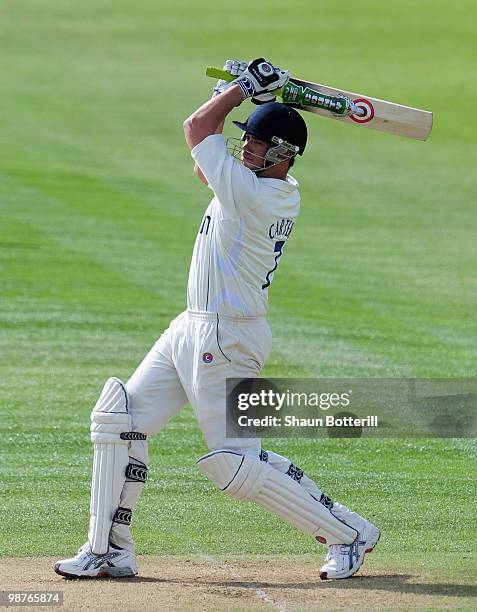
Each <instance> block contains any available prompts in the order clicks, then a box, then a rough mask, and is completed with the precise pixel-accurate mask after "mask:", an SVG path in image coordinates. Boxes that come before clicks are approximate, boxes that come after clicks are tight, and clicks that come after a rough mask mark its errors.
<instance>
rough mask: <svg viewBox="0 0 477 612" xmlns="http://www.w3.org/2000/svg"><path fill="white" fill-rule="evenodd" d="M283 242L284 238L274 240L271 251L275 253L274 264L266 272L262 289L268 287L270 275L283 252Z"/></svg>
mask: <svg viewBox="0 0 477 612" xmlns="http://www.w3.org/2000/svg"><path fill="white" fill-rule="evenodd" d="M284 244H285V241H284V240H278V242H275V248H274V249H273V252H274V253H275V265H274V266H273V268H272V269H271V270H270V271H269V272H267V277H266V279H265V283H264V284H263V285H262V289H266V288H267V287H269V286H270V283H271V282H272V281H271V280H270V275H271V274H273V273H274V272H275V270H276V269H277V268H278V261H279V260H280V257H281V256H282V254H283V245H284Z"/></svg>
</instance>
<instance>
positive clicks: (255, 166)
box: [240, 157, 261, 171]
mask: <svg viewBox="0 0 477 612" xmlns="http://www.w3.org/2000/svg"><path fill="white" fill-rule="evenodd" d="M240 161H241V162H242V164H243V165H244V166H245V167H246V168H248V169H249V170H252V171H255V170H259V169H260V167H261V166H259V165H258V164H256V163H255V162H253V161H251V160H250V159H246V158H245V157H242V158H241V160H240Z"/></svg>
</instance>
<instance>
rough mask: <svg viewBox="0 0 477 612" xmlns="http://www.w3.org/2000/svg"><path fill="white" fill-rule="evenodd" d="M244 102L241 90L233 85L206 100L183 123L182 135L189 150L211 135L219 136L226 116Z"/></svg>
mask: <svg viewBox="0 0 477 612" xmlns="http://www.w3.org/2000/svg"><path fill="white" fill-rule="evenodd" d="M243 100H244V95H243V92H242V89H241V88H240V87H239V86H238V85H233V86H232V87H230V88H229V89H227V90H226V91H224V92H223V93H221V94H220V95H218V96H215V98H212V99H211V100H208V101H207V102H206V103H205V104H203V105H202V106H201V107H200V108H198V109H197V110H196V111H195V112H194V113H192V115H191V116H190V117H188V118H187V119H186V120H185V121H184V135H185V139H186V142H187V144H188V145H189V148H190V149H193V148H194V147H195V146H196V145H197V144H199V142H202V141H203V140H204V138H207V136H210V135H211V134H220V133H221V131H222V127H223V123H224V121H225V118H226V117H227V115H228V114H229V113H230V112H231V110H232V109H233V108H235V107H236V106H238V105H239V104H240V103H241V102H243Z"/></svg>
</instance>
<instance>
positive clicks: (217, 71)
mask: <svg viewBox="0 0 477 612" xmlns="http://www.w3.org/2000/svg"><path fill="white" fill-rule="evenodd" d="M205 74H206V76H208V77H211V78H213V79H222V81H227V83H230V82H231V81H235V79H236V78H237V76H236V75H233V74H230V72H227V71H226V70H223V69H222V68H215V67H214V66H207V68H206V70H205ZM282 92H283V87H280V89H277V90H275V91H274V92H273V94H274V95H277V96H281V94H282Z"/></svg>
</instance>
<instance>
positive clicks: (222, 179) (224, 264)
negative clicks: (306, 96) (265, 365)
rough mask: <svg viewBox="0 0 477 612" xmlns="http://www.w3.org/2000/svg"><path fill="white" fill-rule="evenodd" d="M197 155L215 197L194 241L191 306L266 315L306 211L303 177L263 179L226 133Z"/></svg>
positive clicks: (210, 140)
mask: <svg viewBox="0 0 477 612" xmlns="http://www.w3.org/2000/svg"><path fill="white" fill-rule="evenodd" d="M191 155H192V157H193V158H194V160H195V161H196V163H197V164H198V166H199V167H200V169H201V170H202V173H203V174H204V176H205V177H206V179H207V181H208V183H209V187H210V188H211V189H212V191H213V192H214V198H213V200H212V201H211V203H210V204H209V206H208V208H207V210H206V211H205V214H204V217H203V219H202V221H201V224H200V228H199V233H198V234H197V238H196V241H195V245H194V252H193V254H192V262H191V266H190V271H189V282H188V286H187V307H188V308H189V309H190V310H199V311H208V312H218V313H220V314H227V315H234V316H246V317H250V316H258V315H264V314H266V312H267V308H268V287H269V286H270V283H271V282H272V279H273V276H274V273H275V270H276V269H277V266H278V264H279V261H280V257H281V256H282V253H283V249H284V246H285V244H286V242H287V241H288V238H289V237H290V233H291V231H292V229H293V225H294V223H295V220H296V218H297V217H298V213H299V211H300V194H299V191H298V183H297V181H296V180H295V179H294V178H293V177H291V176H289V175H288V176H287V180H286V181H283V180H280V179H272V178H257V176H256V175H255V174H254V173H253V172H252V171H251V170H249V169H248V168H246V167H245V166H243V165H242V163H241V162H240V161H238V160H236V159H235V158H234V157H232V155H230V153H229V152H228V150H227V147H226V145H225V140H224V137H223V135H222V134H213V135H211V136H208V137H207V138H205V139H204V140H203V141H202V142H200V143H199V144H198V145H196V146H195V147H194V148H193V149H192V151H191Z"/></svg>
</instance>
